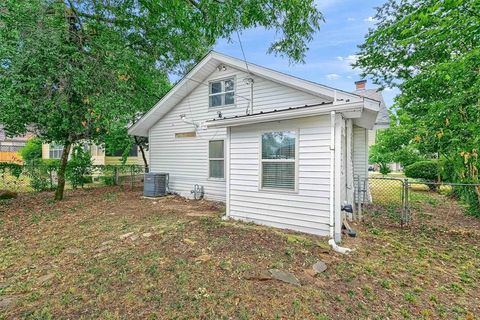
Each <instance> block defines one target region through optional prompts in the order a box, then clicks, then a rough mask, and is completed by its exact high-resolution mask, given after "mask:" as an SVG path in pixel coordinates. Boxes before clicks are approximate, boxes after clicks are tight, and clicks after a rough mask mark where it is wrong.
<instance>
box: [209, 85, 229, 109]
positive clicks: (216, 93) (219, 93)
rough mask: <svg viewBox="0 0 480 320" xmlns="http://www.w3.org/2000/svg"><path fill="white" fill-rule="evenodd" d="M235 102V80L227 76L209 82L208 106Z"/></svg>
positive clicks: (214, 106) (212, 106)
mask: <svg viewBox="0 0 480 320" xmlns="http://www.w3.org/2000/svg"><path fill="white" fill-rule="evenodd" d="M233 104H235V80H234V78H228V79H223V80H216V81H212V82H210V84H209V106H210V108H218V107H223V106H229V105H233Z"/></svg>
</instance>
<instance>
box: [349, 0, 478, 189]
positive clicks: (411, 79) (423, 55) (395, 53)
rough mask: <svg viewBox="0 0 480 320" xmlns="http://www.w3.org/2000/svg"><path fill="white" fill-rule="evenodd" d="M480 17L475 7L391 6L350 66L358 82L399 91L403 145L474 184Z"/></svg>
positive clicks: (402, 1) (426, 2)
mask: <svg viewBox="0 0 480 320" xmlns="http://www.w3.org/2000/svg"><path fill="white" fill-rule="evenodd" d="M479 12H480V1H478V0H441V1H438V0H420V1H413V0H389V1H387V3H385V4H384V5H383V6H381V7H380V8H378V10H377V14H376V16H375V20H376V21H377V22H376V25H375V28H373V29H372V30H370V31H369V33H368V34H367V36H366V38H365V41H364V43H363V44H362V45H361V46H360V52H359V53H358V60H357V62H356V67H359V68H361V69H362V70H363V73H364V76H366V75H370V76H371V77H372V78H373V79H374V81H375V82H376V83H378V84H380V85H382V86H398V87H399V88H400V90H401V94H400V95H399V96H398V97H397V98H396V100H395V113H397V114H398V115H399V116H400V118H399V127H400V128H401V130H404V131H410V132H411V140H410V143H409V144H408V146H411V147H412V146H413V147H414V148H415V149H417V150H419V152H420V153H421V154H436V155H437V156H438V157H439V158H445V159H446V161H447V162H449V163H452V164H454V168H455V169H454V175H455V179H454V180H456V181H463V182H467V181H471V182H478V166H479V162H478V146H479V145H480V144H479V143H480V125H479V123H480V100H479V97H480V32H479V30H480V14H479Z"/></svg>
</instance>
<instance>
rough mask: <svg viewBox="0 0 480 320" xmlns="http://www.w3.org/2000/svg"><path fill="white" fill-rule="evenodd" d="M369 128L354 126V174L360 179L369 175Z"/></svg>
mask: <svg viewBox="0 0 480 320" xmlns="http://www.w3.org/2000/svg"><path fill="white" fill-rule="evenodd" d="M367 141H368V130H367V129H364V128H360V127H357V126H354V127H353V174H354V176H358V177H359V178H360V180H362V179H364V178H366V177H367V176H368V142H367Z"/></svg>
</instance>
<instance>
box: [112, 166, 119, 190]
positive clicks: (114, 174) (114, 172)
mask: <svg viewBox="0 0 480 320" xmlns="http://www.w3.org/2000/svg"><path fill="white" fill-rule="evenodd" d="M113 184H114V185H115V186H118V168H117V167H113Z"/></svg>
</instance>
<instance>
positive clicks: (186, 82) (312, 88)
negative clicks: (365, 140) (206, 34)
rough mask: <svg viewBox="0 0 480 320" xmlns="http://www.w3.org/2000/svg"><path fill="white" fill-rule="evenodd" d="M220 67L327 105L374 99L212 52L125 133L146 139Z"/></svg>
mask: <svg viewBox="0 0 480 320" xmlns="http://www.w3.org/2000/svg"><path fill="white" fill-rule="evenodd" d="M220 64H224V65H227V66H230V67H233V68H235V69H238V70H241V71H244V72H248V73H250V74H253V75H256V76H259V77H262V78H265V79H267V80H271V81H274V82H276V83H279V84H282V85H285V86H288V87H291V88H294V89H296V90H299V91H303V92H307V93H309V94H312V95H316V96H319V97H321V98H323V99H325V100H327V101H331V102H335V101H334V100H336V101H341V102H343V103H345V102H357V101H364V100H365V98H367V99H368V100H372V101H374V99H370V98H368V97H362V96H361V95H358V94H355V93H351V92H347V91H342V90H338V89H334V88H331V87H328V86H325V85H321V84H318V83H315V82H311V81H307V80H304V79H300V78H297V77H294V76H291V75H288V74H285V73H282V72H278V71H274V70H272V69H268V68H265V67H262V66H259V65H256V64H252V63H248V69H247V67H246V63H245V61H243V60H240V59H237V58H234V57H231V56H227V55H224V54H221V53H218V52H215V51H210V52H209V53H208V54H207V55H206V56H205V57H204V58H203V59H202V60H201V61H200V62H199V63H198V64H197V65H195V67H194V68H193V69H192V70H190V72H189V73H188V74H187V75H186V76H185V77H184V78H182V79H181V80H180V81H179V82H178V83H177V84H176V85H175V86H174V87H173V88H172V89H171V90H170V91H169V92H168V93H167V94H166V95H165V96H164V97H163V98H162V99H161V100H160V101H158V102H157V103H156V104H155V106H153V108H152V109H150V111H148V112H147V113H146V114H145V115H144V116H143V117H142V118H140V119H139V120H138V121H137V122H136V123H135V124H133V125H132V126H131V127H130V129H129V130H128V132H129V134H131V135H137V136H147V135H148V130H149V129H150V128H151V127H152V126H153V125H154V124H155V123H156V122H158V121H159V120H160V119H161V118H162V117H163V116H164V115H165V114H167V113H168V112H169V111H170V110H171V109H172V108H173V107H175V106H176V105H177V104H178V103H180V102H181V101H182V100H183V99H184V98H185V97H186V96H187V95H188V94H189V93H190V92H191V91H193V90H194V89H195V88H196V87H197V86H198V85H200V84H201V83H203V82H204V81H205V79H206V78H207V77H208V76H209V75H210V74H211V73H212V72H214V71H215V69H216V68H217V67H218V66H219V65H220ZM371 105H372V104H371ZM373 105H375V104H373ZM374 108H376V110H374V111H378V107H374Z"/></svg>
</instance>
